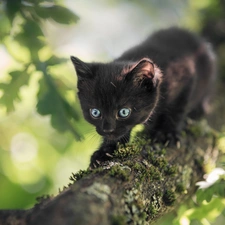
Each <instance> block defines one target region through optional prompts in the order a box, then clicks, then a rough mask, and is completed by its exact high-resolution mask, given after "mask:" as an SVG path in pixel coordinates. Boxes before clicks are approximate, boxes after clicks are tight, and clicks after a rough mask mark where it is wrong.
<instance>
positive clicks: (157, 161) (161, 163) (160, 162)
mask: <svg viewBox="0 0 225 225" xmlns="http://www.w3.org/2000/svg"><path fill="white" fill-rule="evenodd" d="M152 164H153V165H154V166H156V167H158V168H159V169H165V168H166V166H167V165H168V162H167V160H166V159H165V158H164V157H160V156H159V157H154V158H153V159H152Z"/></svg>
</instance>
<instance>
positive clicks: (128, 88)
mask: <svg viewBox="0 0 225 225" xmlns="http://www.w3.org/2000/svg"><path fill="white" fill-rule="evenodd" d="M71 60H72V62H73V64H74V66H75V69H76V72H77V75H78V90H79V92H78V96H79V99H80V103H81V107H82V110H83V114H84V117H85V119H86V120H87V121H88V122H90V123H91V124H93V125H94V126H96V130H97V132H98V133H99V134H100V135H102V136H103V137H104V141H103V144H102V145H101V147H100V149H99V150H98V151H96V152H95V153H94V154H93V156H92V159H91V166H94V165H96V163H98V162H99V161H104V160H107V159H108V157H109V154H112V153H113V152H114V150H115V149H116V144H117V142H120V143H126V142H127V141H128V140H129V136H130V131H131V129H132V128H133V127H134V126H135V125H137V124H140V123H144V124H145V125H146V130H147V131H148V132H149V135H150V137H153V136H154V137H160V138H161V137H165V136H166V135H167V134H172V136H173V137H175V136H176V135H177V134H178V133H179V132H180V130H181V129H182V127H183V123H184V119H185V118H186V117H187V116H191V117H192V118H197V117H199V116H201V115H202V114H204V112H205V105H206V102H207V100H208V97H209V92H210V91H209V90H210V89H211V86H212V83H211V82H212V80H213V78H214V73H215V71H214V70H215V65H214V58H213V54H212V51H211V50H210V48H209V47H208V44H207V43H206V42H205V41H204V40H202V39H201V38H200V37H197V36H196V35H194V34H192V33H190V32H188V31H186V30H182V29H179V28H170V29H166V30H161V31H158V32H156V33H155V34H153V35H152V36H150V37H149V38H148V39H147V40H146V41H144V42H143V43H141V44H140V45H138V46H136V47H134V48H132V49H130V50H128V51H127V52H125V53H124V54H122V56H120V57H119V58H118V59H116V60H114V61H113V62H110V63H84V62H82V61H81V60H79V59H78V58H75V57H71ZM122 108H127V109H130V110H131V113H130V115H129V116H128V117H127V118H120V117H119V116H118V111H119V110H120V109H122ZM90 109H99V110H100V111H101V117H99V118H93V116H91V115H90ZM106 153H109V154H106Z"/></svg>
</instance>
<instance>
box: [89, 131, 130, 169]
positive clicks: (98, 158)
mask: <svg viewBox="0 0 225 225" xmlns="http://www.w3.org/2000/svg"><path fill="white" fill-rule="evenodd" d="M129 139H130V133H129V134H127V135H126V138H121V139H119V140H115V141H112V140H110V141H109V140H107V139H106V138H104V141H103V143H102V145H101V147H100V148H99V150H97V151H95V152H94V153H93V155H92V156H91V162H90V168H96V167H98V166H99V165H100V164H101V162H105V161H107V160H110V159H112V158H113V153H114V151H115V150H116V148H117V145H118V144H123V145H125V144H126V143H127V142H129Z"/></svg>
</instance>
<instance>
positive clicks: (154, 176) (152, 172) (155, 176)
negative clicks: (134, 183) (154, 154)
mask: <svg viewBox="0 0 225 225" xmlns="http://www.w3.org/2000/svg"><path fill="white" fill-rule="evenodd" d="M147 172H148V173H149V177H150V179H151V180H160V178H161V173H160V171H159V170H158V168H156V167H153V166H151V167H150V168H149V169H148V171H147Z"/></svg>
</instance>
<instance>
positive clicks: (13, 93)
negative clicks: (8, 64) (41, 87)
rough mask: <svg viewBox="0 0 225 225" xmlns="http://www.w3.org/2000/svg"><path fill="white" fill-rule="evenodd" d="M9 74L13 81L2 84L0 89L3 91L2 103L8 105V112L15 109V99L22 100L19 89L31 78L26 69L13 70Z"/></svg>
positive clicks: (0, 101) (0, 100)
mask: <svg viewBox="0 0 225 225" xmlns="http://www.w3.org/2000/svg"><path fill="white" fill-rule="evenodd" d="M9 75H10V76H11V81H10V82H9V83H1V84H0V89H1V90H2V91H3V95H2V97H1V98H0V104H2V105H4V106H6V109H7V112H11V111H13V110H14V108H15V107H14V103H15V101H20V100H21V99H20V96H19V90H20V88H21V87H22V86H24V85H27V84H28V81H29V78H30V76H29V74H27V72H26V71H12V72H10V73H9Z"/></svg>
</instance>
